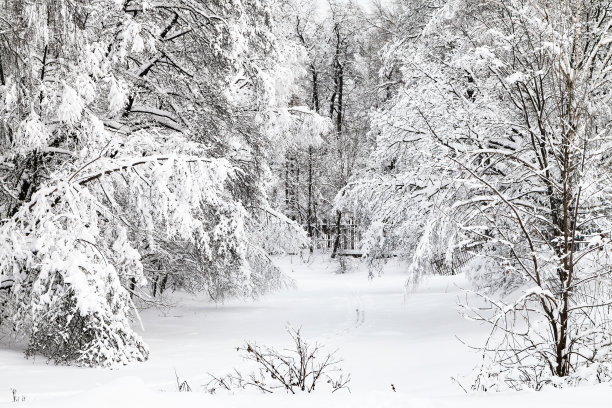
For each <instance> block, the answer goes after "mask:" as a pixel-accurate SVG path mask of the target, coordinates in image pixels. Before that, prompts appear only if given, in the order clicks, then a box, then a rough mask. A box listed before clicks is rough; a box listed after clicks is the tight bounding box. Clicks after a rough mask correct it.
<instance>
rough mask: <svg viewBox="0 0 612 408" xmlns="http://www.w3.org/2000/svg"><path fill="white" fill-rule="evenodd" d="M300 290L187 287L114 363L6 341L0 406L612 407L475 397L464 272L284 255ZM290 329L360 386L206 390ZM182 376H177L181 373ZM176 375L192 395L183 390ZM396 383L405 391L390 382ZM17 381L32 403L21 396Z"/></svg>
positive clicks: (147, 315)
mask: <svg viewBox="0 0 612 408" xmlns="http://www.w3.org/2000/svg"><path fill="white" fill-rule="evenodd" d="M280 262H281V264H282V265H283V267H284V269H285V270H286V273H287V274H288V275H289V276H291V277H292V278H293V279H294V280H295V283H296V288H295V289H287V290H284V291H281V292H278V293H273V294H270V295H268V296H266V297H264V298H261V299H258V300H257V301H250V302H241V301H231V302H226V303H225V304H222V305H214V304H210V303H207V302H203V301H201V300H198V299H197V298H193V297H188V296H185V295H182V296H178V295H174V297H173V300H174V301H177V302H179V304H178V305H177V306H176V307H174V308H171V309H167V310H165V311H160V310H157V309H149V310H146V311H144V312H143V313H142V320H143V323H144V326H145V329H146V330H145V331H144V332H143V333H142V335H143V337H144V339H145V341H146V342H147V344H148V345H149V346H150V349H151V358H150V360H149V361H147V362H146V363H141V364H134V365H131V366H127V367H123V368H120V369H116V370H105V369H84V368H75V367H61V366H55V365H52V364H47V362H46V361H45V360H43V359H31V360H26V359H24V357H23V352H22V347H21V346H20V345H19V344H11V343H8V340H7V338H6V337H5V338H3V339H2V340H0V406H23V407H25V406H33V407H85V406H87V407H92V406H95V407H98V406H99V407H121V406H131V407H179V406H180V407H191V406H193V407H202V406H215V407H234V406H244V407H246V406H249V407H250V406H262V407H263V406H265V407H277V406H278V407H286V406H291V407H302V406H303V407H306V406H309V407H310V406H322V407H344V406H346V407H368V408H370V407H399V406H401V407H455V408H457V407H490V406H494V407H495V408H503V407H519V406H520V407H521V408H525V407H530V406H539V407H546V406H555V407H564V406H567V407H570V406H572V407H597V406H601V407H606V406H610V405H612V402H611V401H612V388H610V387H609V386H601V385H600V386H594V387H582V388H578V389H571V390H562V391H546V392H540V393H534V392H522V393H504V394H490V395H466V394H465V393H464V391H463V390H462V389H461V388H460V387H459V386H457V385H456V384H455V383H454V382H453V381H452V380H451V377H455V378H461V377H462V376H464V375H467V374H469V373H470V370H471V368H472V367H473V366H474V365H475V364H476V363H477V359H478V356H477V355H476V354H474V353H473V352H472V351H470V350H469V349H468V348H467V347H465V346H464V345H463V344H462V343H461V342H459V341H458V340H457V338H456V336H457V337H459V338H461V339H463V340H465V341H468V342H474V343H476V344H477V343H478V342H479V341H481V340H482V338H483V337H484V336H485V330H484V327H480V326H479V325H478V324H476V323H473V322H470V321H467V320H464V319H462V318H461V317H460V316H459V315H458V313H457V307H456V304H457V301H458V296H459V295H461V288H462V287H466V286H467V285H468V283H467V282H466V280H465V278H464V277H463V276H454V277H435V278H431V279H429V280H428V281H426V282H424V283H423V285H421V286H420V287H419V288H418V290H416V292H415V293H412V294H410V295H407V296H406V295H405V294H404V292H403V283H404V280H405V276H404V275H403V273H402V267H401V266H400V265H397V264H390V265H388V266H387V268H386V272H385V274H383V275H382V276H381V277H377V278H375V279H373V280H369V279H368V278H367V273H366V271H365V270H364V268H357V269H356V270H354V271H352V272H350V273H347V274H336V273H333V272H334V270H335V269H337V264H335V263H331V262H330V261H329V260H328V258H327V257H322V256H319V257H316V258H315V259H314V260H313V261H312V262H310V263H309V264H305V263H303V262H302V261H301V260H300V258H299V257H295V256H294V257H289V256H288V257H284V258H282V259H280ZM287 325H291V326H292V327H296V328H298V327H301V329H302V334H303V335H304V337H305V338H306V339H307V340H309V341H316V342H319V343H320V344H322V345H324V346H325V347H326V349H327V350H329V351H333V350H336V349H337V350H338V351H337V354H338V356H339V357H342V358H343V359H344V362H343V368H344V370H345V371H347V372H349V373H351V377H352V381H351V383H350V389H351V393H348V392H345V391H344V390H341V391H339V392H336V393H335V394H333V395H332V394H329V393H328V392H326V390H320V392H317V393H315V394H313V395H296V396H293V395H287V394H284V393H278V394H274V395H263V394H259V393H257V392H255V391H250V392H237V393H236V394H234V395H222V394H218V395H209V394H206V393H204V392H202V385H203V384H205V383H207V382H208V379H209V376H208V373H214V374H224V373H227V372H229V371H230V370H231V369H232V368H234V367H236V368H240V367H241V366H243V365H244V364H245V362H244V361H243V359H242V358H241V356H240V354H239V353H237V352H236V346H238V345H241V344H242V343H243V342H244V341H245V340H253V341H256V342H257V343H258V344H262V345H263V344H265V345H271V346H275V347H279V348H283V347H287V346H289V345H290V338H289V337H288V335H287V333H286V327H287ZM175 373H176V374H175ZM175 375H178V376H179V377H180V379H181V381H183V380H185V381H187V382H188V383H189V385H190V387H191V388H192V390H193V392H191V393H179V392H178V391H177V384H176V378H175ZM391 384H393V385H394V387H395V389H396V391H397V392H394V391H393V390H392V388H391ZM11 389H15V390H16V394H17V396H18V397H24V398H25V401H21V402H18V403H13V402H12V401H13V394H12V391H11Z"/></svg>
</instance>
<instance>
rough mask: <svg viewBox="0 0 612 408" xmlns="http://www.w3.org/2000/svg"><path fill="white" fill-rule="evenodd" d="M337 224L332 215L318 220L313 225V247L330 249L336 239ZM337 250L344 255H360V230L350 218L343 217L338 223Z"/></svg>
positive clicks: (332, 247)
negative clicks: (338, 237) (338, 239)
mask: <svg viewBox="0 0 612 408" xmlns="http://www.w3.org/2000/svg"><path fill="white" fill-rule="evenodd" d="M336 235H337V226H336V220H335V219H334V218H333V217H329V218H324V219H322V220H319V222H317V223H316V224H315V225H313V237H312V241H313V245H314V248H315V249H319V250H322V251H324V252H325V251H332V250H333V249H334V241H335V240H336ZM339 244H340V245H339V247H338V249H339V251H341V254H345V255H349V254H351V255H361V251H360V246H361V231H360V230H359V225H358V224H357V223H356V222H355V220H354V219H352V218H346V219H343V220H342V222H341V223H340V243H339Z"/></svg>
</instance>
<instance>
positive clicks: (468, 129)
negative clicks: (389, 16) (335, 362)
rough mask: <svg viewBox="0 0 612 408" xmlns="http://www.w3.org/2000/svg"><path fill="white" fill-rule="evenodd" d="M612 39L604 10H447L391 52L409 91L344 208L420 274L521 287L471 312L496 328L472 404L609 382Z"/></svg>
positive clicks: (521, 6) (470, 3) (387, 119)
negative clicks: (478, 398)
mask: <svg viewBox="0 0 612 408" xmlns="http://www.w3.org/2000/svg"><path fill="white" fill-rule="evenodd" d="M611 38H612V20H610V5H609V4H608V2H605V1H598V0H594V1H580V0H578V1H573V0H567V1H561V2H546V1H529V2H525V1H520V0H498V1H493V2H483V1H479V0H451V1H447V2H446V3H445V4H444V5H443V6H442V7H440V8H439V9H438V10H436V12H435V13H433V15H432V17H431V19H429V22H428V23H427V24H426V25H425V26H424V28H423V30H422V31H421V33H420V34H419V36H418V38H417V40H416V41H412V42H410V41H406V42H405V43H404V44H403V46H402V47H400V48H398V49H396V50H395V51H394V52H395V53H397V54H398V55H399V58H400V59H401V61H402V79H403V82H404V86H403V87H402V88H401V89H399V90H398V92H397V94H396V95H395V96H394V97H393V98H392V99H391V100H390V101H389V102H388V103H387V105H386V106H385V107H384V108H383V109H382V110H380V111H378V112H377V113H376V114H375V115H374V123H375V126H376V128H377V129H378V131H379V134H378V135H377V146H376V150H375V152H374V153H373V156H372V162H371V166H370V169H369V172H367V173H365V174H364V175H363V176H361V177H359V178H357V179H355V180H354V182H353V184H351V185H350V187H349V188H348V189H347V192H346V197H348V198H345V199H344V203H348V204H350V203H351V201H350V200H351V198H352V199H353V203H355V202H356V203H358V205H364V204H363V203H367V204H366V205H365V208H364V211H366V212H367V213H369V215H370V217H371V218H376V219H377V220H380V221H381V222H383V223H385V225H386V226H387V228H388V229H389V231H388V233H387V234H388V235H392V234H396V235H397V236H399V237H400V239H398V241H397V242H398V243H399V245H401V246H403V245H405V244H404V243H403V242H402V239H407V240H409V245H412V247H411V248H408V249H409V251H410V252H412V253H413V255H414V257H413V262H412V266H411V270H412V272H413V273H417V274H419V273H424V272H425V270H424V268H425V267H426V266H427V263H430V262H431V261H432V255H433V254H435V252H437V251H439V250H442V251H445V252H447V253H450V254H451V255H452V252H454V251H470V252H472V253H477V254H478V256H477V257H476V258H474V260H473V261H472V263H471V266H472V268H473V269H476V266H477V264H480V265H481V268H480V272H479V273H473V275H476V276H474V278H475V279H477V280H478V279H480V280H481V283H483V284H484V285H486V286H488V287H489V288H493V289H498V288H500V286H504V285H505V287H506V289H507V290H511V289H513V288H517V287H520V290H521V291H522V294H520V295H518V296H517V295H513V296H511V297H510V299H512V300H511V301H510V300H506V301H504V300H499V299H498V298H497V297H488V296H485V295H483V294H482V292H481V295H482V297H483V299H484V300H485V301H486V302H487V303H489V307H492V309H493V311H494V312H493V314H487V313H486V312H484V311H480V310H478V309H469V312H468V313H474V314H475V315H473V316H472V317H476V318H478V319H482V320H483V321H485V322H488V323H490V324H491V327H492V334H491V336H490V338H489V340H488V341H487V343H486V345H485V346H484V347H483V364H482V366H481V368H480V371H479V373H478V376H477V379H476V382H475V385H474V386H475V388H478V389H484V390H488V389H501V388H505V387H512V388H523V387H531V388H535V389H540V388H541V387H543V386H544V385H546V384H553V385H562V384H568V383H571V384H574V383H579V382H583V381H609V380H610V379H611V375H610V365H609V352H608V345H609V344H610V340H611V339H610V332H611V330H612V321H611V320H610V319H609V317H608V307H609V305H610V299H612V292H611V291H610V289H611V286H610V285H611V284H612V281H611V277H610V273H611V272H612V263H611V259H610V251H611V249H612V248H611V246H610V238H609V237H610V231H611V227H612V226H611V225H610V219H611V214H610V210H609V208H608V207H609V206H608V203H609V202H610V199H611V198H612V197H610V193H612V183H611V180H610V177H609V174H610V173H609V172H610V165H611V163H610V155H609V149H610V143H611V141H612V139H611V135H610V130H611V129H610V110H609V104H610V100H609V98H610V96H609V95H610V91H611V89H610V83H609V75H610V70H611V64H610V59H611V55H612V48H611V47H612V41H611ZM364 198H371V201H368V200H367V199H366V200H364ZM355 200H356V201H355ZM372 225H373V226H375V227H376V228H379V227H378V226H377V225H376V224H374V223H373V224H372ZM411 236H416V237H419V241H415V240H410V237H411ZM436 247H437V248H439V249H438V250H435V248H436ZM483 275H484V278H485V279H484V280H483V279H482V278H483Z"/></svg>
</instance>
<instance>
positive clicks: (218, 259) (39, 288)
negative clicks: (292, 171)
mask: <svg viewBox="0 0 612 408" xmlns="http://www.w3.org/2000/svg"><path fill="white" fill-rule="evenodd" d="M282 7H284V5H283V3H282V2H266V3H262V2H259V1H250V0H244V1H242V0H232V1H206V2H202V1H196V0H178V1H174V2H170V3H168V2H149V1H139V0H125V1H118V0H103V1H88V0H82V1H67V0H37V1H31V2H21V1H17V0H14V1H13V0H9V1H7V2H5V4H4V5H3V9H2V15H0V111H1V112H2V113H1V117H2V124H1V125H0V216H1V218H2V221H1V222H0V293H1V297H0V299H1V300H0V301H1V302H3V303H2V312H3V317H0V322H1V323H3V324H9V323H10V324H12V325H13V328H14V329H15V331H16V332H17V333H18V334H20V335H22V336H25V337H26V338H28V339H29V348H28V351H27V353H28V354H38V353H39V354H42V355H45V356H47V357H49V358H52V359H54V360H55V361H56V362H60V363H77V364H83V365H103V366H107V365H112V364H115V363H126V362H129V361H135V360H143V359H146V358H147V355H148V351H147V348H146V346H145V345H144V344H143V342H142V340H141V339H140V338H139V337H138V336H137V335H136V334H135V333H134V332H133V330H132V328H131V326H130V319H131V318H132V317H135V316H137V312H136V308H135V306H134V304H133V302H132V297H133V296H136V297H143V296H145V295H146V294H145V291H144V289H145V288H146V287H147V285H148V284H150V285H151V286H152V287H153V290H154V293H155V292H159V291H161V290H163V288H165V287H166V285H170V284H172V285H173V286H174V287H180V288H184V289H187V290H192V291H202V292H205V293H208V294H209V295H210V296H211V297H212V298H213V299H219V298H222V297H225V296H231V295H239V296H252V295H256V294H259V293H262V292H263V291H265V290H269V289H271V288H273V287H277V286H278V285H281V284H282V282H283V278H282V276H281V274H280V272H279V270H278V269H277V268H276V267H275V266H274V265H273V264H272V263H271V262H270V260H269V258H268V256H267V255H268V252H267V250H269V249H270V248H271V247H274V248H275V249H274V250H275V251H277V252H278V251H280V250H283V249H285V250H286V249H291V250H294V248H295V247H296V246H297V247H301V246H304V245H305V244H306V242H307V240H306V236H305V233H304V231H303V230H302V229H301V228H300V227H299V226H298V225H297V224H295V223H294V222H292V221H290V220H289V219H287V218H286V217H284V216H282V215H281V214H279V213H276V212H274V211H271V210H270V209H269V206H268V204H267V198H266V185H267V183H268V182H269V181H268V180H269V175H270V173H269V170H268V168H267V161H268V158H269V156H270V155H272V154H276V152H277V151H278V150H279V149H282V148H283V147H282V146H279V144H280V143H279V141H283V140H284V139H283V137H286V135H287V133H288V132H295V133H296V137H301V138H303V137H306V135H311V134H313V135H315V136H314V137H315V138H316V137H317V136H318V134H319V133H320V129H321V127H324V126H325V121H324V120H322V119H321V118H319V117H318V116H317V115H316V114H314V113H313V112H311V111H309V110H307V109H305V108H304V109H302V108H296V107H291V106H290V104H289V102H290V99H291V96H292V95H291V90H292V89H293V86H294V85H293V82H294V80H295V78H296V76H297V75H299V72H300V71H302V70H303V67H302V61H301V59H300V58H299V56H300V55H303V54H304V53H303V51H302V49H301V45H300V44H299V43H297V42H291V41H287V38H285V37H284V32H283V30H282V24H281V23H280V20H281V18H282V13H280V12H279V10H282ZM296 56H297V57H296ZM287 143H288V144H290V143H292V142H291V141H290V140H289V141H288V142H287ZM287 143H283V145H284V144H287ZM262 214H267V216H263V215H262ZM269 216H273V217H274V223H270V221H269ZM272 224H273V228H274V230H275V231H283V234H277V235H272V234H269V233H268V235H267V237H268V238H269V239H283V241H282V242H280V241H279V242H278V244H274V242H268V243H267V248H264V247H263V246H262V245H260V243H261V241H260V240H259V239H257V238H258V237H261V236H262V234H265V233H266V232H265V231H266V228H268V227H269V226H270V225H272ZM288 237H291V239H289V238H288ZM289 247H291V248H289Z"/></svg>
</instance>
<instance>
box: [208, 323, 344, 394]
mask: <svg viewBox="0 0 612 408" xmlns="http://www.w3.org/2000/svg"><path fill="white" fill-rule="evenodd" d="M288 333H289V335H290V336H291V339H292V341H293V347H292V348H291V349H285V350H282V351H279V350H276V349H274V348H272V347H268V346H258V345H257V344H255V343H252V342H246V343H245V344H244V346H242V347H238V348H237V350H238V351H241V352H243V353H244V357H245V359H247V360H249V361H252V362H255V363H256V365H257V370H255V371H253V372H251V373H249V374H246V375H245V374H243V373H242V372H240V371H238V370H236V369H234V371H233V372H232V373H230V374H226V375H224V376H222V377H216V376H214V375H212V374H211V380H210V382H209V383H208V384H207V385H206V390H207V392H209V393H211V394H214V393H216V392H217V390H226V391H232V390H235V389H246V388H247V387H254V388H257V389H259V390H260V391H262V392H264V393H273V392H274V391H276V390H285V391H286V392H287V393H291V394H296V393H299V392H307V393H311V392H313V391H314V390H315V388H320V384H321V383H323V384H328V386H329V388H330V389H331V392H332V393H334V392H336V391H338V390H340V389H346V390H348V391H349V392H350V389H349V387H348V383H349V382H350V374H349V375H345V374H344V373H342V370H341V369H340V367H339V364H340V363H341V362H342V360H340V359H338V358H336V357H335V353H328V354H325V355H324V356H321V351H322V349H321V346H320V345H319V344H317V343H315V344H314V345H311V344H309V343H307V342H306V341H305V340H304V339H303V337H302V336H301V334H300V330H299V329H298V330H293V329H289V330H288Z"/></svg>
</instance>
